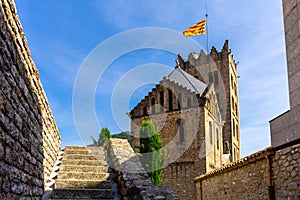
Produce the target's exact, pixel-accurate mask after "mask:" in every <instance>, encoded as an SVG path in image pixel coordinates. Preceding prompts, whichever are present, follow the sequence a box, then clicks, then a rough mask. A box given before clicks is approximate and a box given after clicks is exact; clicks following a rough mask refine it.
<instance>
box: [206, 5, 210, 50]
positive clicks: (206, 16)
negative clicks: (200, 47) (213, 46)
mask: <svg viewBox="0 0 300 200" xmlns="http://www.w3.org/2000/svg"><path fill="white" fill-rule="evenodd" d="M205 11H206V13H205V20H206V51H207V54H208V53H209V52H208V21H207V18H208V14H207V3H206V2H205Z"/></svg>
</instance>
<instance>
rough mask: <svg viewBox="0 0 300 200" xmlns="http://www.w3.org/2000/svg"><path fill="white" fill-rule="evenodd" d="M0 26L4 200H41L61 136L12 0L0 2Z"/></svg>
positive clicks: (0, 170) (0, 167) (0, 149)
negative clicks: (47, 169) (39, 199)
mask: <svg viewBox="0 0 300 200" xmlns="http://www.w3.org/2000/svg"><path fill="white" fill-rule="evenodd" d="M0 27H1V28H0V91H1V92H0V178H1V179H0V180H1V181H0V182H1V185H0V190H1V192H0V193H1V196H0V199H38V198H40V197H41V196H42V194H43V190H44V185H45V184H44V183H46V182H47V180H48V179H49V176H50V172H51V170H50V171H46V170H44V168H50V169H51V168H52V166H53V164H54V161H55V160H56V156H57V153H58V149H59V147H60V136H59V134H58V130H57V127H56V124H55V122H54V119H53V116H52V113H51V110H50V107H49V105H48V103H47V98H46V95H45V93H44V90H43V88H42V85H41V82H40V79H39V75H38V71H37V68H36V66H35V65H34V63H33V61H32V58H31V55H30V51H29V49H28V46H27V42H26V38H25V37H24V33H23V30H22V27H21V25H20V22H19V19H18V16H17V13H16V9H15V5H14V2H13V0H3V1H1V2H0ZM48 155H51V156H52V157H51V158H50V157H49V156H48ZM44 173H45V174H44ZM44 181H45V182H44Z"/></svg>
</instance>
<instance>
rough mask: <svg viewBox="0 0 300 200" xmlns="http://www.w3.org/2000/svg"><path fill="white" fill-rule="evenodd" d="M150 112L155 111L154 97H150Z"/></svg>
mask: <svg viewBox="0 0 300 200" xmlns="http://www.w3.org/2000/svg"><path fill="white" fill-rule="evenodd" d="M151 113H152V114H154V113H155V99H154V98H152V99H151Z"/></svg>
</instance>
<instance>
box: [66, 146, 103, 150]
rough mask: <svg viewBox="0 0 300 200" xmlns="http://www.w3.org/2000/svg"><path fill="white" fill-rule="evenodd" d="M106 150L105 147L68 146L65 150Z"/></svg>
mask: <svg viewBox="0 0 300 200" xmlns="http://www.w3.org/2000/svg"><path fill="white" fill-rule="evenodd" d="M87 149H88V150H104V147H85V146H66V147H65V150H87Z"/></svg>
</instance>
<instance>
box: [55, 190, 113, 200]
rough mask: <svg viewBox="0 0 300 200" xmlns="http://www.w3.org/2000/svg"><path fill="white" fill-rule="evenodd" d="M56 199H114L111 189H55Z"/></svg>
mask: <svg viewBox="0 0 300 200" xmlns="http://www.w3.org/2000/svg"><path fill="white" fill-rule="evenodd" d="M51 197H52V198H54V199H113V197H114V194H113V191H112V190H111V189H54V190H53V192H52V195H51Z"/></svg>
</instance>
